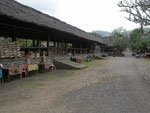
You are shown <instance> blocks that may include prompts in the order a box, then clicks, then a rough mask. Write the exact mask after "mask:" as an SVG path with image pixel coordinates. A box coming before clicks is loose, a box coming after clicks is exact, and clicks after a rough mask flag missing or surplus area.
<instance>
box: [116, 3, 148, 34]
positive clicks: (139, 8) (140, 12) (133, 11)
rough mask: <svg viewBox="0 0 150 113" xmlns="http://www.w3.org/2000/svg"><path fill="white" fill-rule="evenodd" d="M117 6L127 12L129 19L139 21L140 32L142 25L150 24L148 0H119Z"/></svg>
mask: <svg viewBox="0 0 150 113" xmlns="http://www.w3.org/2000/svg"><path fill="white" fill-rule="evenodd" d="M118 6H119V7H121V8H122V10H121V11H123V12H126V13H128V14H129V16H128V17H126V18H127V19H128V20H129V21H133V22H135V23H140V25H141V31H142V33H143V26H148V25H150V0H121V1H120V2H119V3H118Z"/></svg>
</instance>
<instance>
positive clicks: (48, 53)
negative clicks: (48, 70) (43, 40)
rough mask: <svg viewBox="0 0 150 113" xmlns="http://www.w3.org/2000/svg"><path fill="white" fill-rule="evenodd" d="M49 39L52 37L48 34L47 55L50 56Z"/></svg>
mask: <svg viewBox="0 0 150 113" xmlns="http://www.w3.org/2000/svg"><path fill="white" fill-rule="evenodd" d="M49 41H50V37H49V35H48V38H47V56H50V46H49Z"/></svg>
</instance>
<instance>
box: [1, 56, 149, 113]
mask: <svg viewBox="0 0 150 113" xmlns="http://www.w3.org/2000/svg"><path fill="white" fill-rule="evenodd" d="M149 65H150V63H145V62H143V61H141V60H140V59H135V58H132V57H122V58H121V57H116V58H109V60H106V61H103V62H100V61H98V62H97V63H96V64H95V65H94V66H92V67H90V68H86V69H83V70H80V71H78V72H74V74H73V76H69V77H63V78H60V79H58V80H41V79H36V77H35V78H32V81H30V82H31V83H34V85H33V86H32V87H23V88H20V87H19V88H18V87H17V88H16V87H12V85H14V84H18V82H19V83H20V81H15V82H11V83H8V84H4V85H1V86H0V92H1V93H0V97H1V98H0V113H150V81H149V78H150V76H149V74H148V73H149V67H148V66H149ZM145 67H146V68H145ZM22 81H23V82H24V81H28V79H24V80H22Z"/></svg>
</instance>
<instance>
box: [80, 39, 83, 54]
mask: <svg viewBox="0 0 150 113" xmlns="http://www.w3.org/2000/svg"><path fill="white" fill-rule="evenodd" d="M80 49H81V50H80V54H82V53H83V50H82V42H81V45H80Z"/></svg>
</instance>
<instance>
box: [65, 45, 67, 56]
mask: <svg viewBox="0 0 150 113" xmlns="http://www.w3.org/2000/svg"><path fill="white" fill-rule="evenodd" d="M65 54H67V42H65Z"/></svg>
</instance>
